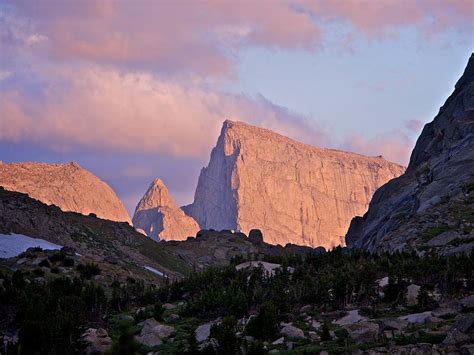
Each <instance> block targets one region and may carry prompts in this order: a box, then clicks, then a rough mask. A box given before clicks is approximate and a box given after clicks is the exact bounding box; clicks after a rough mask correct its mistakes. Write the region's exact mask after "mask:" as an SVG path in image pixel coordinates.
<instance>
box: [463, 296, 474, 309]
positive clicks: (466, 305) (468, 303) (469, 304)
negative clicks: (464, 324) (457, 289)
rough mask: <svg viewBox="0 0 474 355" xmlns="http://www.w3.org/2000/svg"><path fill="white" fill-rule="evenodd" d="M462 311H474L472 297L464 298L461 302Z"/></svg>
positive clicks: (473, 299) (473, 298)
mask: <svg viewBox="0 0 474 355" xmlns="http://www.w3.org/2000/svg"><path fill="white" fill-rule="evenodd" d="M461 307H462V308H463V310H466V311H470V310H473V309H474V295H471V296H468V297H465V298H463V299H462V300H461Z"/></svg>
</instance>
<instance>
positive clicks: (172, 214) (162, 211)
mask: <svg viewBox="0 0 474 355" xmlns="http://www.w3.org/2000/svg"><path fill="white" fill-rule="evenodd" d="M133 225H134V226H135V228H139V229H141V230H143V231H144V232H145V233H146V234H147V235H148V236H149V237H150V238H153V239H155V240H185V239H186V238H187V237H189V236H193V235H195V234H196V233H197V232H198V231H199V226H198V224H197V223H196V221H195V220H194V219H193V218H191V217H189V216H187V215H185V214H184V212H183V211H182V210H181V209H180V208H179V207H177V206H176V204H175V202H174V200H173V198H172V197H171V195H170V193H169V191H168V189H167V188H166V186H165V184H164V183H163V181H161V180H160V179H155V180H154V181H153V182H152V183H151V185H150V187H149V188H148V190H147V192H146V193H145V195H144V196H143V197H142V199H141V200H140V202H139V203H138V205H137V208H136V209H135V215H134V216H133Z"/></svg>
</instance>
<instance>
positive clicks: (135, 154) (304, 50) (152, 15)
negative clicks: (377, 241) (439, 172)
mask: <svg viewBox="0 0 474 355" xmlns="http://www.w3.org/2000/svg"><path fill="white" fill-rule="evenodd" d="M473 18H474V0H450V1H445V0H314V1H307V0H259V1H253V0H252V1H250V0H238V1H237V0H234V1H230V0H193V1H192V0H161V1H160V0H156V1H150V0H135V1H120V0H115V1H109V0H102V1H99V0H96V1H94V0H83V1H73V0H38V1H29V0H15V1H9V0H0V160H1V161H4V162H17V161H44V162H70V161H75V162H78V163H79V164H80V165H81V166H83V167H84V168H86V169H89V170H90V171H92V172H93V173H94V174H96V175H97V176H99V177H100V178H101V179H103V180H104V181H106V182H107V183H109V184H110V185H111V186H112V188H113V189H114V190H115V191H116V192H117V194H118V195H119V197H120V198H121V199H122V201H123V202H124V204H125V206H126V207H127V209H128V210H129V212H130V213H131V214H133V211H134V208H135V206H136V204H137V202H138V200H139V199H140V197H141V196H142V195H143V193H144V192H145V190H146V189H147V187H148V185H149V184H150V183H151V181H152V180H153V179H154V178H155V177H160V178H161V179H162V180H163V181H164V182H165V184H166V185H167V186H168V188H169V189H170V191H171V193H172V195H173V196H174V198H175V199H176V201H177V203H178V204H180V205H183V204H187V203H190V202H192V199H193V194H194V191H195V188H196V185H197V178H198V176H199V172H200V169H201V168H202V167H204V166H206V165H207V163H208V160H209V155H210V151H211V149H212V147H213V146H214V145H215V143H216V141H217V137H218V135H219V131H220V128H221V125H222V122H223V121H224V120H225V119H232V120H239V121H244V122H247V123H250V124H254V125H257V126H261V127H265V128H269V129H272V130H275V131H277V132H279V133H281V134H284V135H287V136H289V137H291V138H294V139H297V140H300V141H303V142H305V143H308V144H312V145H314V146H318V147H330V148H336V149H342V150H347V151H354V152H358V153H361V154H366V155H383V156H384V157H385V158H386V159H388V160H391V161H394V162H397V163H401V164H404V165H406V164H407V162H408V160H409V155H410V152H411V150H412V148H413V146H414V144H415V141H416V138H417V136H418V135H419V134H420V132H421V130H422V128H423V125H424V124H426V123H427V122H430V121H432V119H433V118H434V116H435V115H436V113H437V112H438V110H439V107H440V106H441V105H442V104H443V103H444V101H445V100H446V98H447V97H448V96H449V94H450V93H451V92H452V90H453V88H454V84H455V83H456V81H457V79H458V78H459V77H460V75H461V74H462V72H463V70H464V67H465V65H466V63H467V60H468V58H469V56H470V54H471V52H472V51H473V49H474V22H473Z"/></svg>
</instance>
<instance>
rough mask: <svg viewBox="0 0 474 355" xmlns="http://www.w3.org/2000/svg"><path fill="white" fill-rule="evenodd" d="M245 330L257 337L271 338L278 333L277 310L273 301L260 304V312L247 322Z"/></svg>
mask: <svg viewBox="0 0 474 355" xmlns="http://www.w3.org/2000/svg"><path fill="white" fill-rule="evenodd" d="M245 332H246V333H247V334H248V335H251V336H254V337H256V338H259V339H272V338H274V337H275V336H276V335H277V334H278V318H277V310H276V307H275V305H274V304H273V302H271V301H267V302H265V303H263V304H262V306H261V307H260V312H259V313H258V315H257V316H256V317H255V318H253V319H252V320H251V321H250V322H249V323H248V324H247V327H246V329H245Z"/></svg>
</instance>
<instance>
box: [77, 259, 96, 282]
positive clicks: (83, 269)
mask: <svg viewBox="0 0 474 355" xmlns="http://www.w3.org/2000/svg"><path fill="white" fill-rule="evenodd" d="M77 271H79V272H80V274H81V277H83V278H85V279H90V278H91V277H92V276H96V275H100V273H101V270H100V267H99V265H97V264H94V263H87V264H86V265H83V264H79V265H78V266H77Z"/></svg>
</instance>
